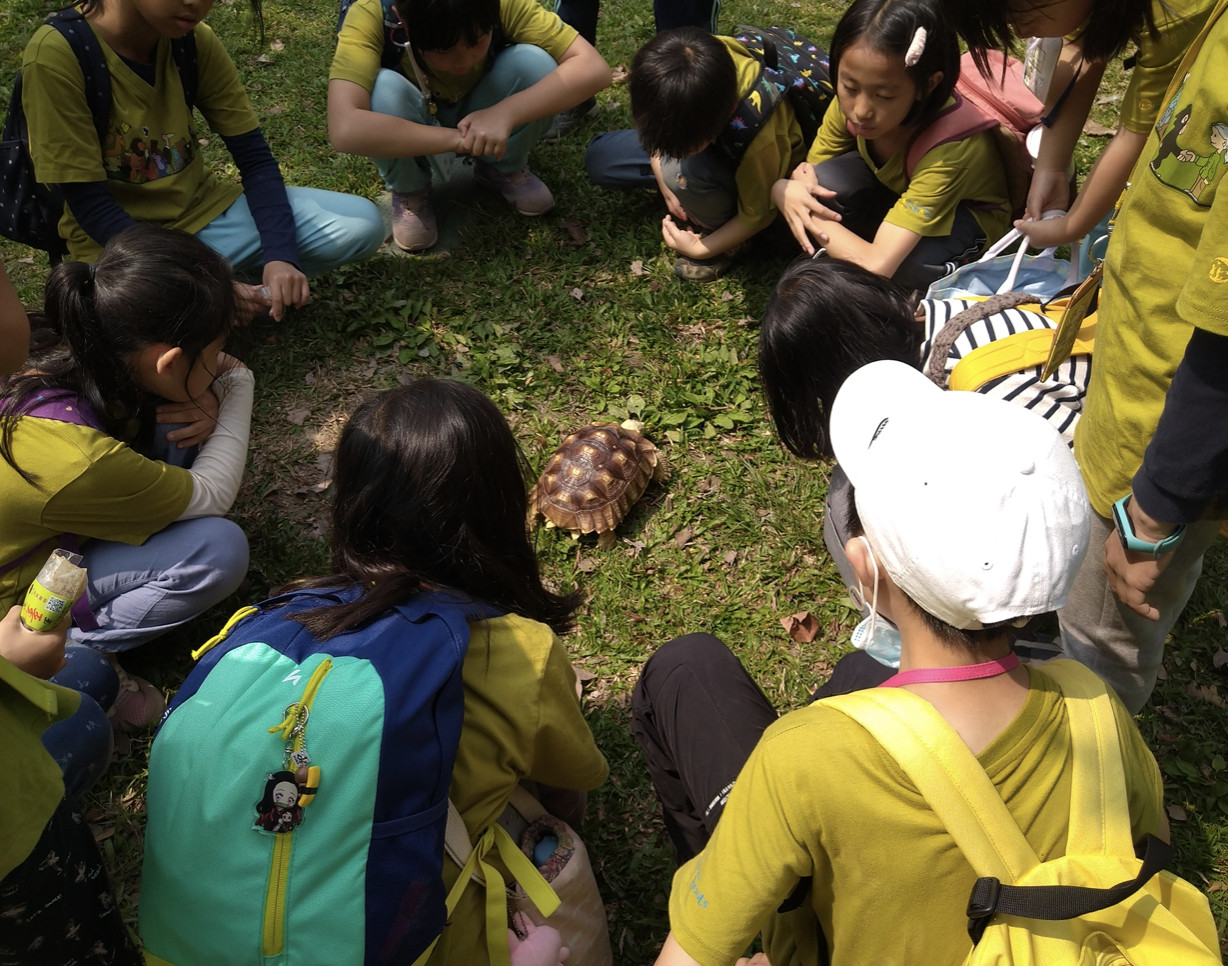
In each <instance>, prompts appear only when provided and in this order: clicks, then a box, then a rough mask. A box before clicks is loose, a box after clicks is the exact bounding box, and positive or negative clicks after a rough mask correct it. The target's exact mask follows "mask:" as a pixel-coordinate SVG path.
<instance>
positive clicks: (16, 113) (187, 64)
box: [0, 7, 197, 265]
mask: <svg viewBox="0 0 1228 966" xmlns="http://www.w3.org/2000/svg"><path fill="white" fill-rule="evenodd" d="M46 22H47V23H48V24H50V25H51V26H52V27H54V28H55V29H56V30H58V31H59V32H60V33H61V34H63V35H64V39H65V40H67V41H68V46H69V47H71V48H72V51H73V53H74V54H76V55H77V64H78V65H79V66H80V68H81V77H82V80H83V82H84V88H85V100H86V103H87V105H88V106H89V109H90V115H91V116H92V117H93V119H94V128H95V130H96V131H97V133H98V143H99V145H101V144H102V143H103V141H105V140H106V133H107V123H108V122H109V121H110V118H111V75H110V74H109V73H108V72H107V62H106V58H105V57H104V55H103V52H102V46H101V45H100V44H99V43H98V38H96V37H95V36H94V31H93V30H92V29H90V26H89V24H88V23H86V21H85V18H84V17H83V16H82V15H81V11H80V10H78V9H76V8H75V7H68V8H66V9H64V10H58V11H56V12H55V13H52V14H51V15H50V16H48V17H47V21H46ZM171 54H172V56H173V57H174V60H175V66H176V67H178V69H179V78H180V81H181V82H182V84H183V92H184V96H185V97H186V99H187V102H188V110H189V111H191V110H192V105H193V104H194V103H195V100H196V76H197V71H196V35H195V34H193V33H192V32H191V31H189V32H188V33H187V34H185V35H184V36H183V37H180V38H178V39H176V40H172V41H171ZM21 87H22V85H21V71H18V72H17V76H16V78H15V79H14V81H13V94H12V97H11V98H10V99H9V111H8V115H7V116H6V117H5V119H4V131H3V134H2V135H0V235H4V236H5V237H6V238H10V239H12V240H13V241H15V242H20V243H21V244H23V245H29V246H30V247H31V248H38V249H41V250H42V251H45V252H46V253H47V258H48V260H49V261H50V262H51V264H52V265H54V264H56V263H57V262H59V261H60V260H61V259H63V257H64V256H65V255H66V254H67V252H68V249H67V248H66V247H65V245H64V240H63V239H62V238H60V233H59V224H60V217H61V215H63V213H64V197H63V195H62V193H61V192H60V190H59V188H57V187H56V186H55V185H44V184H40V183H39V181H38V179H37V177H36V176H35V173H34V161H33V159H32V158H31V157H30V137H29V131H28V128H27V125H26V114H25V109H24V107H23V106H22V100H21ZM99 150H100V151H101V148H99Z"/></svg>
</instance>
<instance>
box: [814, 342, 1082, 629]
mask: <svg viewBox="0 0 1228 966" xmlns="http://www.w3.org/2000/svg"><path fill="white" fill-rule="evenodd" d="M831 440H832V448H833V449H834V451H835V454H836V459H838V460H839V461H840V465H841V466H842V467H843V468H844V471H845V473H847V474H848V477H849V480H850V481H851V482H852V484H853V487H854V491H855V496H854V499H855V501H856V505H857V514H858V516H859V517H860V518H861V523H862V526H863V527H864V528H865V533H866V537H867V538H868V539H869V541H870V544H871V546H872V547H873V548H874V554H875V557H876V559H877V560H878V561H879V563H880V564H881V565H882V566H883V568H884V569H885V570H886V571H887V573H888V574H889V575H890V577H891V579H892V580H893V581H894V582H895V584H896V586H898V587H899V588H900V589H901V590H903V591H904V592H905V593H906V594H908V596H909V597H911V598H912V599H913V600H914V601H915V602H916V603H917V604H918V605H920V607H921V608H922V609H923V610H925V611H927V612H928V613H930V614H932V615H933V616H935V617H937V618H938V619H939V620H942V621H945V622H946V623H948V624H951V625H953V626H955V627H958V628H961V629H963V630H976V629H979V628H981V627H984V626H985V625H989V624H997V623H1000V622H1002V621H1007V620H1012V619H1014V618H1017V617H1027V616H1031V615H1033V614H1042V613H1044V612H1046V611H1050V610H1054V609H1056V608H1058V607H1060V606H1062V604H1064V603H1065V602H1066V592H1067V590H1068V589H1069V588H1070V584H1071V581H1072V580H1073V579H1074V575H1075V572H1076V571H1077V570H1078V569H1079V564H1080V563H1081V561H1082V560H1083V555H1084V553H1085V552H1086V549H1087V541H1088V533H1089V522H1090V512H1091V511H1090V506H1089V504H1088V500H1087V492H1086V490H1084V488H1083V479H1082V477H1081V476H1080V474H1079V468H1078V466H1077V465H1076V464H1075V461H1074V456H1072V455H1071V452H1070V449H1069V448H1068V447H1067V446H1066V444H1065V443H1064V442H1063V440H1062V437H1061V436H1060V435H1059V434H1058V432H1057V430H1055V429H1054V428H1053V427H1052V426H1050V425H1049V423H1048V422H1046V421H1045V420H1044V418H1043V417H1041V416H1038V415H1036V414H1035V413H1032V412H1029V411H1028V410H1026V409H1024V408H1023V407H1021V406H1016V405H1014V404H1012V403H1009V402H1006V401H1004V400H1000V399H993V398H991V397H989V396H982V395H980V394H979V393H975V392H959V391H951V392H946V391H944V390H941V389H939V388H938V387H937V386H935V385H934V384H933V383H932V382H930V381H929V380H928V379H927V378H926V377H925V376H923V375H922V374H921V373H920V372H918V371H917V370H916V369H913V368H911V367H909V366H906V365H904V364H903V363H901V362H887V361H883V362H872V363H870V365H868V366H863V367H862V368H861V369H858V370H857V371H856V372H855V373H853V374H852V375H851V376H849V378H848V379H847V380H846V381H845V383H844V385H843V386H842V387H841V388H840V392H839V393H838V394H837V396H836V400H835V402H834V403H833V404H832V410H831Z"/></svg>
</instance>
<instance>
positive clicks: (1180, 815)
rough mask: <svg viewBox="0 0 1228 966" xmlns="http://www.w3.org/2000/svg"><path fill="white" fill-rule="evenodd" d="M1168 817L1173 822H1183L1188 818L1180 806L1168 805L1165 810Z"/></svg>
mask: <svg viewBox="0 0 1228 966" xmlns="http://www.w3.org/2000/svg"><path fill="white" fill-rule="evenodd" d="M1167 812H1168V817H1169V818H1171V819H1172V820H1173V821H1174V822H1184V821H1185V820H1186V819H1188V818H1189V816H1188V815H1187V814H1186V813H1185V809H1184V808H1182V807H1181V806H1180V805H1169V806H1168V808H1167Z"/></svg>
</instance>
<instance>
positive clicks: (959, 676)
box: [879, 654, 1019, 688]
mask: <svg viewBox="0 0 1228 966" xmlns="http://www.w3.org/2000/svg"><path fill="white" fill-rule="evenodd" d="M1017 667H1019V657H1018V655H1016V654H1008V655H1006V657H1004V658H999V659H998V660H996V661H986V662H985V663H984V664H964V665H961V666H960V667H919V668H914V669H913V670H911V671H901V672H900V673H899V674H896V675H894V676H892V677H889V678H887V680H886V681H884V682H883V683H882V684H880V685H879V687H880V688H902V687H903V686H904V685H906V684H937V683H939V682H942V681H975V680H976V679H977V678H996V677H997V676H998V675H999V674H1005V673H1006V672H1007V671H1013V670H1014V669H1015V668H1017Z"/></svg>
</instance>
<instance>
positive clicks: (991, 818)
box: [823, 688, 1040, 883]
mask: <svg viewBox="0 0 1228 966" xmlns="http://www.w3.org/2000/svg"><path fill="white" fill-rule="evenodd" d="M823 705H824V706H825V707H831V708H834V709H836V710H837V711H840V712H841V713H843V714H846V715H848V716H849V717H850V718H852V719H853V720H854V721H856V722H858V723H859V724H860V725H861V726H862V727H863V728H865V729H866V730H867V731H868V732H869V733H870V734H871V735H872V736H873V737H874V739H875V740H876V741H877V742H878V743H879V744H880V745H882V746H883V749H884V750H885V751H886V752H887V753H888V754H889V755H890V756H891V757H892V758H894V759H895V760H896V762H897V764H899V766H900V769H901V770H902V771H903V772H904V774H906V775H907V776H908V777H909V779H911V780H912V783H913V784H914V785H916V786H917V790H918V791H919V792H920V793H921V795H922V796H923V797H924V798H925V800H926V801H927V802H928V803H929V806H930V808H932V809H933V810H934V814H936V815H937V816H938V818H939V820H940V821H941V822H942V823H943V825H945V826H946V828H947V831H948V832H949V833H950V835H951V837H952V838H953V839H954V840H955V844H956V845H957V846H959V850H960V851H961V852H962V853H963V854H964V857H965V858H966V859H967V860H968V864H969V865H971V866H972V868H973V870H974V871H975V872H976V874H977V875H978V876H993V877H994V878H996V879H1000V880H1001V881H1003V882H1008V883H1009V882H1017V881H1018V880H1019V878H1020V877H1021V876H1022V875H1023V874H1024V873H1025V872H1027V871H1028V870H1029V869H1031V868H1033V867H1035V866H1036V865H1037V864H1038V863H1039V862H1040V860H1039V859H1038V858H1037V856H1036V852H1035V851H1034V850H1033V849H1032V847H1031V846H1030V845H1029V844H1028V840H1027V839H1026V838H1024V835H1023V832H1021V831H1020V830H1019V824H1018V823H1017V822H1016V821H1015V819H1014V818H1013V817H1012V816H1011V813H1010V810H1009V809H1007V807H1006V803H1005V802H1003V801H1002V796H1001V795H999V794H998V790H997V789H996V788H995V787H994V784H993V782H991V781H990V780H989V776H988V775H987V774H985V769H984V768H982V767H981V763H980V762H979V761H977V759H976V756H975V755H973V754H972V752H971V751H970V750H969V748H968V746H967V745H965V744H964V742H963V739H962V738H960V737H959V735H958V734H957V733H956V731H955V729H954V728H952V727H951V725H950V724H949V723H948V722H947V720H946V719H945V718H944V717H942V715H940V714H939V713H938V712H937V711H936V710H935V709H934V706H933V705H931V704H930V703H929V702H928V701H925V700H924V699H922V698H919V697H917V696H916V695H915V694H912V693H910V692H908V691H904V690H901V689H899V688H870V689H867V690H865V691H854V692H851V693H849V694H841V695H838V696H836V697H831V698H824V699H823Z"/></svg>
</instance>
